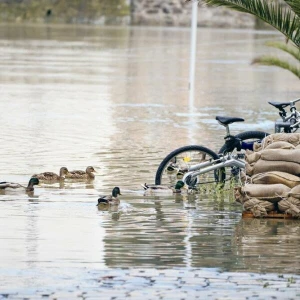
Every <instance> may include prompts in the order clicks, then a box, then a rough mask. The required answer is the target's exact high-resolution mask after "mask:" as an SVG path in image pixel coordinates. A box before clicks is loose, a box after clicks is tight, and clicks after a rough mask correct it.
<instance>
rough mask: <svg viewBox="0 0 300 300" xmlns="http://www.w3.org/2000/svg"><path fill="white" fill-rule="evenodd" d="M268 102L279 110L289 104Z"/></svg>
mask: <svg viewBox="0 0 300 300" xmlns="http://www.w3.org/2000/svg"><path fill="white" fill-rule="evenodd" d="M268 103H269V104H271V105H273V106H275V107H276V108H277V109H279V110H283V109H284V108H285V107H287V106H289V105H290V102H268Z"/></svg>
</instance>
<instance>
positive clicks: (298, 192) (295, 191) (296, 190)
mask: <svg viewBox="0 0 300 300" xmlns="http://www.w3.org/2000/svg"><path fill="white" fill-rule="evenodd" d="M288 197H294V198H297V199H300V186H298V185H297V186H295V187H293V188H292V189H291V190H290V191H289V193H288Z"/></svg>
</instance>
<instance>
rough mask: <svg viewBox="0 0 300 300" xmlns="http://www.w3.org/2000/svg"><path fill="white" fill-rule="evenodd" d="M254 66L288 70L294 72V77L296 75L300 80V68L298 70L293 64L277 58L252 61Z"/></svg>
mask: <svg viewBox="0 0 300 300" xmlns="http://www.w3.org/2000/svg"><path fill="white" fill-rule="evenodd" d="M252 64H260V65H265V66H276V67H280V68H282V69H286V70H288V71H290V72H292V73H293V74H294V75H296V76H297V77H298V78H299V79H300V68H297V67H295V66H294V65H293V64H291V63H289V62H287V61H285V60H281V59H279V58H277V57H272V56H261V57H257V58H255V59H254V60H253V61H252Z"/></svg>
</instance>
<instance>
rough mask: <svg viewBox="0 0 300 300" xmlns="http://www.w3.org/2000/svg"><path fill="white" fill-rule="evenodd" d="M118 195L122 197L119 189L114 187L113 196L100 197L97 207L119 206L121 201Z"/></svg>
mask: <svg viewBox="0 0 300 300" xmlns="http://www.w3.org/2000/svg"><path fill="white" fill-rule="evenodd" d="M118 195H122V194H121V191H120V188H119V187H117V186H116V187H114V188H113V190H112V193H111V195H109V196H100V198H99V199H98V204H97V205H119V204H120V200H119V199H118Z"/></svg>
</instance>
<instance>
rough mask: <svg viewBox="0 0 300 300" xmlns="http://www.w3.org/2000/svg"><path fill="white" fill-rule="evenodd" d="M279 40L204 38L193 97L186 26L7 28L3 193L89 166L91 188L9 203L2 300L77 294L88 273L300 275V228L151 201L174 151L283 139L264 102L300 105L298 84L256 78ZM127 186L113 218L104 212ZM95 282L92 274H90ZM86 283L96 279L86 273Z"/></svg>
mask: <svg viewBox="0 0 300 300" xmlns="http://www.w3.org/2000/svg"><path fill="white" fill-rule="evenodd" d="M274 39H276V40H280V39H281V36H280V35H277V34H276V33H274V32H267V31H249V30H247V31H246V30H213V29H198V48H197V64H196V91H195V99H194V102H193V103H191V102H190V101H189V97H188V78H189V55H190V47H189V46H190V44H189V43H190V32H189V29H188V28H180V29H179V28H138V27H88V26H50V25H48V26H41V25H32V26H30V25H7V24H6V25H4V24H3V25H0V53H1V60H0V79H1V80H0V92H1V99H0V116H1V118H0V124H1V147H0V157H1V159H0V181H13V182H19V183H22V184H27V182H28V180H29V178H30V176H31V175H32V174H34V173H39V172H44V171H52V172H56V173H58V172H59V168H60V167H62V166H66V167H68V169H69V170H72V169H85V168H86V167H87V166H88V165H92V166H94V167H95V169H96V170H97V174H96V175H97V176H96V178H95V180H94V181H93V182H92V183H86V182H69V181H66V182H65V184H62V185H59V184H52V185H45V184H40V185H39V186H37V187H36V188H35V192H34V195H30V196H28V195H27V194H22V193H21V194H18V193H6V194H1V195H0V210H1V216H0V228H1V229H0V266H1V268H0V279H1V280H0V282H1V285H0V286H1V288H2V291H3V290H5V291H14V290H28V289H29V287H36V288H38V287H45V286H46V287H49V288H53V289H55V288H57V286H60V287H63V286H68V285H70V286H76V284H77V283H78V281H79V280H80V281H81V282H82V281H88V280H90V279H91V278H92V277H93V276H92V275H91V273H90V271H91V272H92V271H93V270H94V271H95V270H103V269H114V268H118V269H119V268H129V269H132V268H154V269H163V268H164V269H172V268H183V269H190V268H202V267H203V268H217V269H220V270H224V271H232V272H255V273H263V272H266V273H288V274H300V271H299V270H300V252H299V241H300V238H299V236H300V235H299V233H300V227H299V225H300V223H299V221H296V220H292V221H288V220H243V219H242V218H241V207H240V205H239V204H236V203H235V202H234V199H233V198H232V197H231V196H232V195H231V193H224V194H223V195H222V194H221V195H217V196H216V195H215V194H207V195H191V196H189V197H185V196H180V195H177V196H155V197H154V196H147V197H146V196H144V195H143V191H142V187H141V184H142V183H145V182H147V183H154V176H155V172H156V169H157V167H158V165H159V163H160V162H161V160H162V159H163V158H164V156H166V155H167V154H168V153H169V152H171V151H172V150H174V149H175V148H178V147H180V146H185V145H189V144H201V145H205V146H206V147H209V148H211V149H213V150H214V151H217V150H218V149H219V148H220V147H221V146H222V144H223V136H224V128H223V127H222V126H220V125H219V124H218V123H217V122H216V120H215V116H216V115H225V116H226V115H227V116H239V117H243V118H244V119H245V120H246V121H245V123H237V124H234V125H233V126H232V132H233V133H237V132H242V131H245V130H263V131H267V132H270V133H271V132H273V128H274V121H275V120H276V119H277V118H278V115H277V111H276V109H275V108H272V107H271V106H270V105H269V104H268V103H267V101H272V100H273V101H289V100H292V99H294V98H297V97H299V80H298V79H297V78H296V77H294V75H292V74H291V73H289V72H287V71H285V70H282V69H278V68H271V67H262V66H253V65H251V64H250V62H251V60H252V59H253V58H254V57H256V56H257V55H262V54H266V53H269V52H270V51H272V52H273V51H274V53H275V54H276V51H275V50H271V49H269V48H267V47H266V46H264V42H266V41H267V40H274ZM114 186H119V187H120V188H121V192H122V196H121V197H120V199H121V205H120V207H119V208H118V209H116V210H110V211H102V210H98V209H97V207H96V203H97V198H98V195H100V194H109V193H110V192H111V190H112V188H113V187H114ZM85 274H86V276H85ZM87 274H88V275H87Z"/></svg>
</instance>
